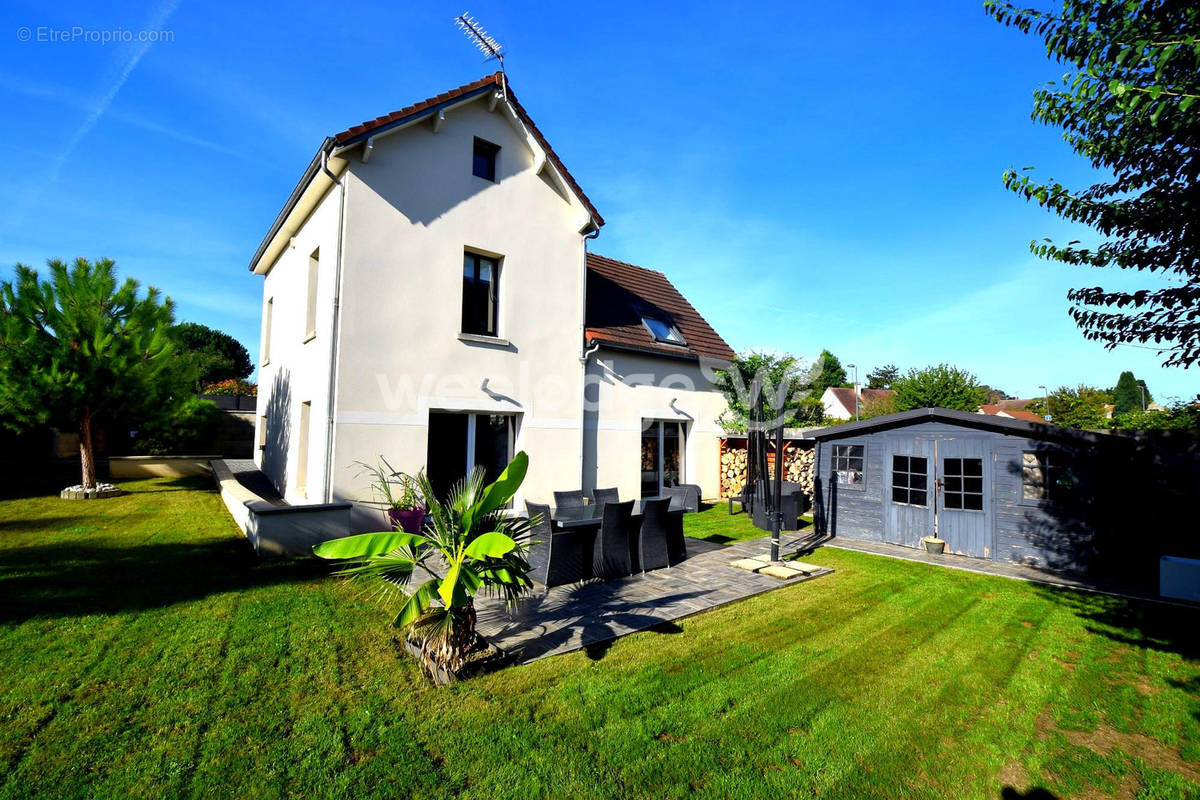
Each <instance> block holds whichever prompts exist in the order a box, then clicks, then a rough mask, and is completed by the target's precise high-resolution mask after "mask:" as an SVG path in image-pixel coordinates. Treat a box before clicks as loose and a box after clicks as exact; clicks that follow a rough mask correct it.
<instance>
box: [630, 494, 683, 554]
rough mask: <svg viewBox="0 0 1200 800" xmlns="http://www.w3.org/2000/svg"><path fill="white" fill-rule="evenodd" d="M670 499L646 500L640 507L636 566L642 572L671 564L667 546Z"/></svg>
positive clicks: (669, 524) (675, 515)
mask: <svg viewBox="0 0 1200 800" xmlns="http://www.w3.org/2000/svg"><path fill="white" fill-rule="evenodd" d="M670 505H671V500H670V499H667V498H664V499H662V500H647V501H646V502H645V504H644V506H643V509H642V533H641V536H639V537H638V562H639V563H638V566H639V567H640V568H641V570H642V571H643V572H649V571H650V570H652V569H662V568H663V567H669V566H671V556H670V552H669V551H668V547H667V531H668V530H669V529H670V527H671V518H672V517H677V516H678V515H677V514H671V513H670V511H669V508H670Z"/></svg>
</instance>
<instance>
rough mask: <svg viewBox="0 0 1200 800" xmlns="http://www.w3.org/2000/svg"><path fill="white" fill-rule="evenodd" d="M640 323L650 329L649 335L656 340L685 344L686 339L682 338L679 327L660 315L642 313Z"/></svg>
mask: <svg viewBox="0 0 1200 800" xmlns="http://www.w3.org/2000/svg"><path fill="white" fill-rule="evenodd" d="M642 324H643V325H645V326H646V330H648V331H650V335H651V336H653V337H654V340H655V341H656V342H666V343H667V344H678V345H686V344H687V340H686V339H684V338H683V334H682V333H680V332H679V329H678V328H676V327H675V326H674V325H672V324H671V323H669V322H667V321H666V320H665V319H662V318H661V317H654V316H650V315H649V314H643V315H642Z"/></svg>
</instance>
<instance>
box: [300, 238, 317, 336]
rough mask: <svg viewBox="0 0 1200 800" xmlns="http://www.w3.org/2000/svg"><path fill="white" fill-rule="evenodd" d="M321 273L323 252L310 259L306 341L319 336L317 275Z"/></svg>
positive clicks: (314, 254)
mask: <svg viewBox="0 0 1200 800" xmlns="http://www.w3.org/2000/svg"><path fill="white" fill-rule="evenodd" d="M320 271H321V250H320V249H319V248H318V249H316V250H313V252H312V255H310V256H309V257H308V300H307V305H306V306H305V309H304V341H306V342H307V341H308V340H309V339H311V338H313V337H314V336H316V335H317V275H318V274H319V273H320Z"/></svg>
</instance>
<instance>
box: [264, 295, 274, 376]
mask: <svg viewBox="0 0 1200 800" xmlns="http://www.w3.org/2000/svg"><path fill="white" fill-rule="evenodd" d="M274 316H275V298H274V297H268V298H267V310H266V311H265V312H263V338H262V363H263V364H270V363H271V318H272V317H274Z"/></svg>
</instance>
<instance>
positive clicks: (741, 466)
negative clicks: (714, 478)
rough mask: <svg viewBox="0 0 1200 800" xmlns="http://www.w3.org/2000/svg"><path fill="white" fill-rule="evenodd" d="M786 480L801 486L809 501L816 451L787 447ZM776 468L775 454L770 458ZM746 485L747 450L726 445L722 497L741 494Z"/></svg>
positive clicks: (723, 457) (785, 452)
mask: <svg viewBox="0 0 1200 800" xmlns="http://www.w3.org/2000/svg"><path fill="white" fill-rule="evenodd" d="M783 453H784V456H783V465H784V480H787V481H791V482H792V483H798V484H800V486H801V488H802V489H803V490H804V493H805V494H806V495H808V498H809V500H811V499H812V496H813V480H814V478H815V477H816V475H815V473H816V469H815V467H814V464H813V457H814V455H815V454H816V451H815V450H812V449H803V448H799V447H791V446H785V447H784V450H783ZM768 460H769V462H770V463H771V465H772V468H773V467H774V462H775V458H774V454H770V455H769V456H768ZM745 485H746V448H745V447H744V446H743V447H738V446H736V445H732V444H730V443H726V446H725V448H723V450H722V452H721V496H722V497H731V496H733V495H736V494H740V493H741V491H742V487H743V486H745Z"/></svg>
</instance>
